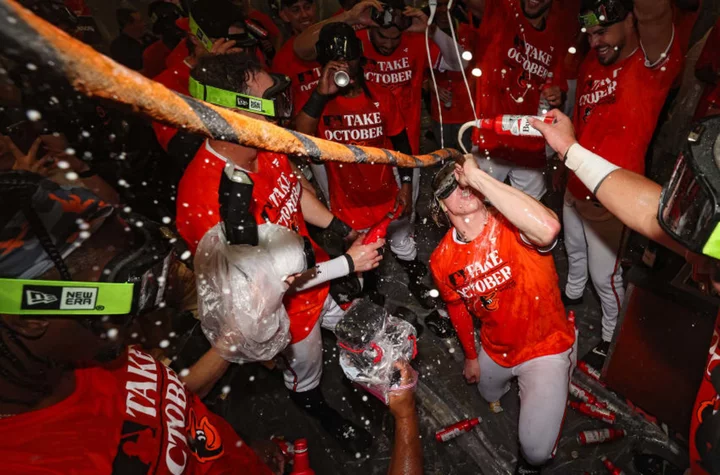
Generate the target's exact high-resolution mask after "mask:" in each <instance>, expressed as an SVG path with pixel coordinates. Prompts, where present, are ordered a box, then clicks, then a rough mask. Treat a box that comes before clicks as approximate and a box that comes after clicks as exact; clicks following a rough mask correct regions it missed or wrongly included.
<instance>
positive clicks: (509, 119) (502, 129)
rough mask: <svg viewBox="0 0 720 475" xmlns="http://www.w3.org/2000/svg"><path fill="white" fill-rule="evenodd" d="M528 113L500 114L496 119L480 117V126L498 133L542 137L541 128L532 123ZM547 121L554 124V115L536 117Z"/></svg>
mask: <svg viewBox="0 0 720 475" xmlns="http://www.w3.org/2000/svg"><path fill="white" fill-rule="evenodd" d="M529 117H530V116H527V115H500V116H497V117H496V118H494V119H480V128H481V129H485V130H494V131H495V133H496V134H498V135H515V136H516V137H542V134H541V133H540V131H539V130H537V129H536V128H534V127H532V126H531V125H530V121H529V120H528V119H529ZM535 118H536V119H539V120H542V121H543V122H545V123H548V124H552V122H553V120H554V119H553V118H552V117H535Z"/></svg>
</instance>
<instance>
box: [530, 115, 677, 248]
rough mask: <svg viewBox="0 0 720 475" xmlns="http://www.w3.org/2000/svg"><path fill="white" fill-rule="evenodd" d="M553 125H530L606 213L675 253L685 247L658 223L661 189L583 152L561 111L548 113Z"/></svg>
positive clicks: (584, 150) (586, 151) (587, 152)
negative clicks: (537, 131)
mask: <svg viewBox="0 0 720 475" xmlns="http://www.w3.org/2000/svg"><path fill="white" fill-rule="evenodd" d="M548 115H549V116H551V117H554V118H555V119H556V122H555V123H554V124H545V123H542V122H541V121H533V123H532V126H533V127H535V128H536V129H538V130H539V131H540V132H542V134H543V135H544V136H545V140H547V142H548V144H549V145H550V146H551V147H552V148H553V149H554V150H555V151H556V152H558V156H560V158H561V159H563V160H565V162H566V165H568V167H569V168H571V169H573V170H574V171H575V173H576V175H577V176H578V178H580V180H581V181H582V182H583V183H584V184H585V186H587V187H588V188H589V189H590V190H591V191H594V193H595V196H596V197H597V199H598V200H600V203H602V205H603V206H605V207H606V208H607V209H608V211H610V212H611V213H612V214H614V215H615V216H616V217H617V218H618V219H619V220H620V221H621V222H622V223H623V224H624V225H625V226H627V227H629V228H630V229H632V230H633V231H636V232H638V233H640V234H642V235H643V236H645V237H647V238H648V239H652V240H653V241H655V242H658V243H659V244H662V245H663V246H665V247H667V248H668V249H670V250H672V251H673V252H676V253H678V254H681V255H682V254H684V253H685V248H684V247H683V246H682V245H680V244H679V243H677V241H675V240H674V239H673V238H671V237H670V236H668V235H667V234H666V233H665V231H664V230H663V229H662V228H661V227H660V223H658V220H657V213H658V207H659V206H660V193H661V191H662V188H661V187H660V185H658V184H657V183H655V182H653V181H652V180H650V179H649V178H645V177H644V176H641V175H638V174H637V173H633V172H631V171H628V170H625V169H622V168H617V167H616V166H614V165H612V164H610V163H609V162H607V161H606V160H605V159H603V158H602V157H599V156H598V155H595V154H594V153H592V152H590V151H588V150H586V149H584V148H583V147H582V146H580V144H578V142H577V140H576V139H575V132H574V130H573V125H572V121H571V120H570V119H569V118H568V117H567V116H566V115H565V114H563V113H562V112H560V111H557V110H553V111H550V113H549V114H548Z"/></svg>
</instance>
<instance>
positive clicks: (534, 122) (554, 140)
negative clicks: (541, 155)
mask: <svg viewBox="0 0 720 475" xmlns="http://www.w3.org/2000/svg"><path fill="white" fill-rule="evenodd" d="M547 117H552V118H553V119H555V122H554V123H552V124H548V123H545V122H543V121H542V120H538V119H536V118H534V117H531V118H530V125H531V126H532V127H534V128H536V129H537V130H538V131H540V133H541V134H543V137H545V140H547V143H548V145H550V146H551V147H552V149H553V150H555V151H556V152H557V153H558V154H559V155H560V160H565V155H566V154H567V151H568V149H569V148H570V146H572V145H573V144H576V143H577V139H576V138H575V129H574V128H573V124H572V121H571V120H570V118H569V117H568V116H566V115H565V114H563V113H562V112H560V111H559V110H557V109H553V110H551V111H550V112H548V114H547Z"/></svg>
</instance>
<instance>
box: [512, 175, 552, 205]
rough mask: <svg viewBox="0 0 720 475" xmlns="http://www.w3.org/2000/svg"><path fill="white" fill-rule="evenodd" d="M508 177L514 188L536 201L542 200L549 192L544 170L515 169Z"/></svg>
mask: <svg viewBox="0 0 720 475" xmlns="http://www.w3.org/2000/svg"><path fill="white" fill-rule="evenodd" d="M508 176H509V177H510V184H511V185H512V187H513V188H516V189H518V190H520V191H522V192H523V193H525V194H526V195H530V196H532V197H533V198H535V199H536V200H539V199H541V198H542V197H543V196H544V195H545V193H546V192H547V186H545V174H544V173H543V169H542V168H525V167H513V168H512V169H511V170H510V172H509V173H508Z"/></svg>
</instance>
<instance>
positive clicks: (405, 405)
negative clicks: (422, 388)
mask: <svg viewBox="0 0 720 475" xmlns="http://www.w3.org/2000/svg"><path fill="white" fill-rule="evenodd" d="M394 366H395V368H396V369H398V370H400V386H407V385H410V384H412V383H413V378H414V377H415V376H414V375H413V371H412V368H411V366H410V363H408V362H407V361H404V360H402V361H396V362H395V365H394ZM388 399H389V401H388V407H389V408H390V413H391V414H392V415H393V417H394V418H395V419H406V418H409V417H416V415H417V413H416V412H415V388H414V387H413V388H408V389H403V390H401V391H390V397H389V398H388Z"/></svg>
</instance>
